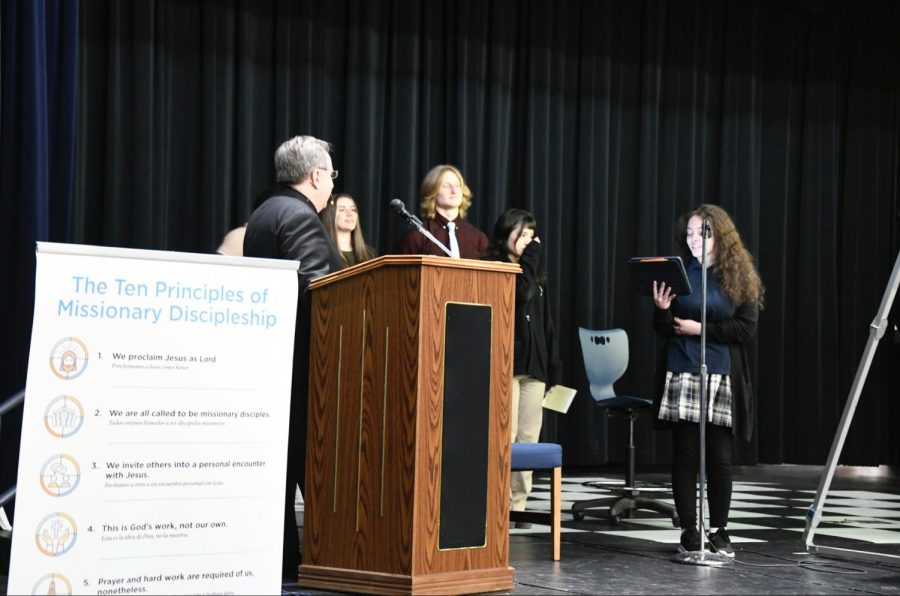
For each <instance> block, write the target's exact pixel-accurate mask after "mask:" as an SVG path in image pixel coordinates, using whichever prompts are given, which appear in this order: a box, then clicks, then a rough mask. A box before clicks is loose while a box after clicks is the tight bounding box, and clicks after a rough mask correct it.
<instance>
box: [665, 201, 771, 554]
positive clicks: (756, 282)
mask: <svg viewBox="0 0 900 596" xmlns="http://www.w3.org/2000/svg"><path fill="white" fill-rule="evenodd" d="M704 221H706V222H707V223H708V226H709V227H708V228H707V238H706V264H707V268H708V269H707V273H708V275H707V300H706V338H707V339H706V365H707V379H706V381H707V388H708V391H707V397H708V401H707V406H708V407H707V412H706V414H705V415H706V423H707V425H706V460H707V461H706V464H707V475H708V476H707V477H708V496H709V522H710V523H709V525H710V527H709V544H710V546H711V547H712V549H713V550H714V551H716V552H718V553H720V554H723V555H725V556H727V557H734V549H733V548H732V546H731V540H730V538H729V536H728V532H727V529H726V524H727V523H728V510H729V506H730V504H731V487H732V458H733V453H734V436H735V435H738V436H741V437H743V438H744V439H745V440H747V441H749V440H750V439H751V436H752V432H753V401H752V394H751V388H750V366H749V358H748V355H747V347H748V344H749V343H750V341H751V340H752V339H753V338H754V336H755V335H756V324H757V319H758V315H759V310H760V309H761V308H762V306H763V294H764V292H765V290H764V288H763V284H762V280H760V277H759V273H757V270H756V267H755V265H754V264H753V257H752V256H751V255H750V253H749V252H748V251H747V248H746V247H745V246H744V243H743V241H742V240H741V236H740V234H739V233H738V231H737V228H736V227H735V225H734V222H732V220H731V217H729V216H728V213H726V212H725V210H724V209H722V208H721V207H717V206H715V205H700V206H699V207H698V208H696V209H694V210H693V211H690V212H688V213H685V214H684V215H682V216H681V218H680V219H679V220H678V224H677V226H676V233H675V236H676V246H675V248H676V251H678V252H679V253H680V254H681V256H682V259H684V261H685V263H687V274H688V279H689V280H690V282H691V287H692V288H693V289H694V291H693V292H692V293H691V294H690V295H688V296H675V295H674V294H673V293H672V289H671V288H669V287H666V285H665V284H664V283H660V284H659V285H657V284H656V283H655V282H654V284H653V302H654V305H655V307H656V308H655V309H654V317H653V327H654V329H655V330H656V332H657V333H658V334H659V335H660V336H661V337H663V338H664V339H665V340H666V344H665V348H664V350H663V353H662V357H661V363H660V366H659V367H657V389H658V390H657V392H656V398H655V399H654V404H653V412H654V422H655V423H656V426H657V427H658V428H671V429H672V431H673V436H672V444H673V451H672V491H673V493H674V496H675V507H676V509H677V510H678V517H679V519H680V521H681V528H682V532H681V541H680V542H681V544H680V546H679V550H681V551H682V552H683V551H698V550H700V533H699V531H698V529H697V508H696V502H697V473H698V469H699V459H700V456H699V454H700V437H699V427H698V424H699V422H700V383H701V378H700V319H701V305H700V283H701V273H702V271H701V259H702V256H703V254H702V251H703V249H702V245H703V227H704Z"/></svg>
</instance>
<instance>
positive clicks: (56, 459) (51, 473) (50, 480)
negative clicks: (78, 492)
mask: <svg viewBox="0 0 900 596" xmlns="http://www.w3.org/2000/svg"><path fill="white" fill-rule="evenodd" d="M80 481H81V468H80V467H79V466H78V462H77V461H75V460H74V459H73V458H72V456H70V455H64V454H62V453H60V454H59V455H54V456H53V457H51V458H50V459H48V460H47V463H45V464H44V467H43V468H41V488H43V489H44V492H45V493H47V494H48V495H50V496H51V497H64V496H66V495H67V494H69V493H70V492H72V491H73V490H75V487H76V486H78V483H79V482H80Z"/></svg>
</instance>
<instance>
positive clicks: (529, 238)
mask: <svg viewBox="0 0 900 596" xmlns="http://www.w3.org/2000/svg"><path fill="white" fill-rule="evenodd" d="M536 227H537V224H536V222H535V220H534V216H533V215H532V214H531V213H529V212H528V211H524V210H522V209H507V210H506V211H505V212H504V213H503V214H502V215H501V216H500V218H499V219H498V220H497V223H496V225H494V237H493V240H492V241H491V244H490V245H489V246H488V251H487V255H486V256H485V259H488V260H492V261H505V262H510V263H518V264H519V265H520V266H521V267H522V274H521V275H518V276H516V319H515V351H514V355H513V384H512V404H511V412H512V420H511V438H512V442H513V443H537V441H538V438H539V437H540V434H541V425H542V423H543V420H544V412H543V406H542V404H543V400H544V393H545V392H546V390H547V389H548V388H549V387H551V386H553V385H555V384H556V383H558V382H559V380H560V377H561V375H562V365H561V363H560V361H559V355H558V349H557V338H556V330H555V328H554V326H553V319H552V318H551V316H550V306H549V304H548V302H547V292H546V284H547V275H546V272H545V271H544V268H543V266H542V265H541V241H540V239H539V238H538V237H537V235H536V234H535V228H536ZM531 477H532V473H531V472H513V473H512V477H511V479H510V490H511V498H510V510H512V511H523V510H524V509H525V501H526V500H527V499H528V495H529V493H531ZM528 525H530V524H526V523H522V522H518V523H517V524H516V526H517V527H527V526H528Z"/></svg>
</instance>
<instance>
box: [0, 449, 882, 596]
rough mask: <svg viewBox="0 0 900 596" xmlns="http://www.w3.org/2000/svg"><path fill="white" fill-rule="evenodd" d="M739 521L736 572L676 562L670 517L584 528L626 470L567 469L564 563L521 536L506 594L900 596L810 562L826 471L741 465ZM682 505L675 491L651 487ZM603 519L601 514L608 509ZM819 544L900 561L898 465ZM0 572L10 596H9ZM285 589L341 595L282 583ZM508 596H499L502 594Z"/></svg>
mask: <svg viewBox="0 0 900 596" xmlns="http://www.w3.org/2000/svg"><path fill="white" fill-rule="evenodd" d="M735 471H736V476H735V486H734V494H733V497H732V513H731V516H730V521H729V525H728V530H729V534H730V535H731V539H732V542H733V544H734V548H735V551H736V557H735V563H734V565H733V566H730V567H727V568H722V569H717V568H708V567H699V566H693V565H684V564H679V563H674V562H672V561H671V556H672V555H673V554H674V553H675V552H676V546H677V542H678V537H679V530H677V529H676V528H673V527H672V524H671V521H670V520H669V519H668V518H663V517H661V516H659V515H658V514H655V513H653V512H644V511H639V512H636V513H635V516H634V517H633V518H632V519H623V520H622V521H621V523H620V524H619V525H618V526H616V525H613V524H612V523H611V522H609V521H608V520H606V519H605V517H594V516H591V515H589V516H587V517H586V518H585V519H584V520H583V521H575V520H573V518H572V515H571V513H570V512H569V508H570V507H571V504H572V502H574V501H577V500H581V499H589V498H592V497H594V496H603V495H604V494H609V493H608V492H607V491H604V490H602V489H597V488H594V487H587V486H583V485H582V483H583V482H585V481H588V480H614V481H615V480H618V481H620V482H621V478H622V476H621V474H616V473H615V472H616V470H614V469H611V470H605V469H604V470H573V469H564V470H563V474H564V477H563V500H564V502H563V535H562V559H561V560H560V561H559V562H556V563H554V562H553V561H551V560H550V556H551V550H550V540H549V528H548V527H547V526H538V525H534V526H532V527H531V528H530V529H513V530H512V531H511V535H510V564H511V565H512V566H513V567H514V568H515V569H516V575H515V587H514V589H513V590H511V591H509V592H505V593H506V594H560V595H562V594H566V595H571V594H668V595H674V594H900V563H898V564H896V565H894V564H884V563H859V562H852V561H846V560H840V559H826V558H823V557H820V556H814V555H809V554H807V553H806V552H805V550H804V548H803V546H802V543H801V538H802V532H803V528H804V523H805V522H804V518H805V515H806V511H807V509H808V508H809V506H810V505H811V504H812V502H813V499H814V498H815V492H816V489H817V487H818V483H819V477H820V474H821V472H822V468H821V467H820V466H791V465H781V466H770V465H762V466H752V467H738V468H736V470H735ZM638 478H639V480H641V481H643V482H649V483H660V484H665V483H667V481H668V474H667V473H666V472H665V471H664V470H655V471H648V470H646V469H644V470H638ZM548 489H549V484H548V482H547V478H546V477H541V476H539V477H537V478H536V481H535V490H534V493H533V494H532V498H530V499H529V501H528V508H529V509H535V510H540V509H547V508H548V507H549V500H548V492H547V491H548ZM645 494H646V495H647V496H650V495H652V496H653V497H654V498H658V499H660V500H662V501H665V502H669V503H671V498H672V497H671V493H670V492H669V491H668V490H666V489H665V488H661V489H657V490H651V491H647V492H646V493H645ZM600 513H601V515H602V512H600ZM814 542H815V544H817V545H819V546H833V547H841V548H850V549H855V550H862V551H875V552H881V553H886V554H891V555H898V556H900V478H898V476H897V470H896V469H889V468H885V467H881V468H856V467H844V468H839V469H838V471H837V473H836V476H835V479H834V482H833V484H832V490H831V492H830V493H829V498H828V500H827V501H826V503H825V508H824V513H823V521H822V523H821V524H820V525H819V528H818V530H817V532H816V536H815V541H814ZM5 588H6V577H4V576H0V594H6V589H5ZM283 593H286V594H291V593H293V594H330V593H333V592H326V591H321V590H310V589H305V588H300V587H298V586H297V585H295V584H288V585H284V586H283ZM503 593H504V592H497V593H496V594H503Z"/></svg>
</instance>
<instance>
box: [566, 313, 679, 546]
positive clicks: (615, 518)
mask: <svg viewBox="0 0 900 596" xmlns="http://www.w3.org/2000/svg"><path fill="white" fill-rule="evenodd" d="M578 336H579V338H580V339H581V353H582V355H583V356H584V369H585V371H586V372H587V378H588V382H589V383H590V385H591V397H593V398H594V402H595V403H596V404H597V406H598V407H600V408H603V409H604V410H605V411H606V413H607V414H608V415H615V414H621V415H624V416H626V417H627V418H628V445H627V446H626V448H625V486H624V490H623V492H624V495H623V496H621V497H604V498H600V499H591V500H589V501H578V502H576V503H574V504H573V505H572V516H573V517H574V518H575V519H577V520H580V519H584V515H585V513H586V512H587V511H588V510H589V509H594V508H597V507H605V506H609V509H608V511H607V517H608V518H609V519H610V521H612V522H613V523H616V524H617V523H619V520H620V519H621V517H622V515H623V514H625V515H626V516H630V513H631V511H632V510H634V509H650V510H652V511H656V512H658V513H662V514H663V515H666V516H670V517H671V518H672V524H673V525H674V526H675V527H676V528H677V527H679V524H678V514H677V513H676V512H675V508H674V507H673V506H671V505H669V504H667V503H663V502H661V501H657V500H655V499H649V498H647V497H642V496H641V495H640V491H639V490H638V488H637V486H635V480H634V464H635V457H634V451H635V448H634V419H635V418H636V417H637V414H638V412H639V411H640V410H648V409H650V406H651V405H652V404H653V402H652V401H651V400H649V399H647V398H644V397H633V396H630V395H616V392H615V390H614V389H613V383H615V382H616V381H617V380H618V379H619V378H620V377H621V376H622V375H623V374H625V370H626V369H627V368H628V334H627V333H626V332H625V330H624V329H609V330H603V331H594V330H591V329H585V328H584V327H579V328H578ZM595 486H597V485H596V484H595Z"/></svg>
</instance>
